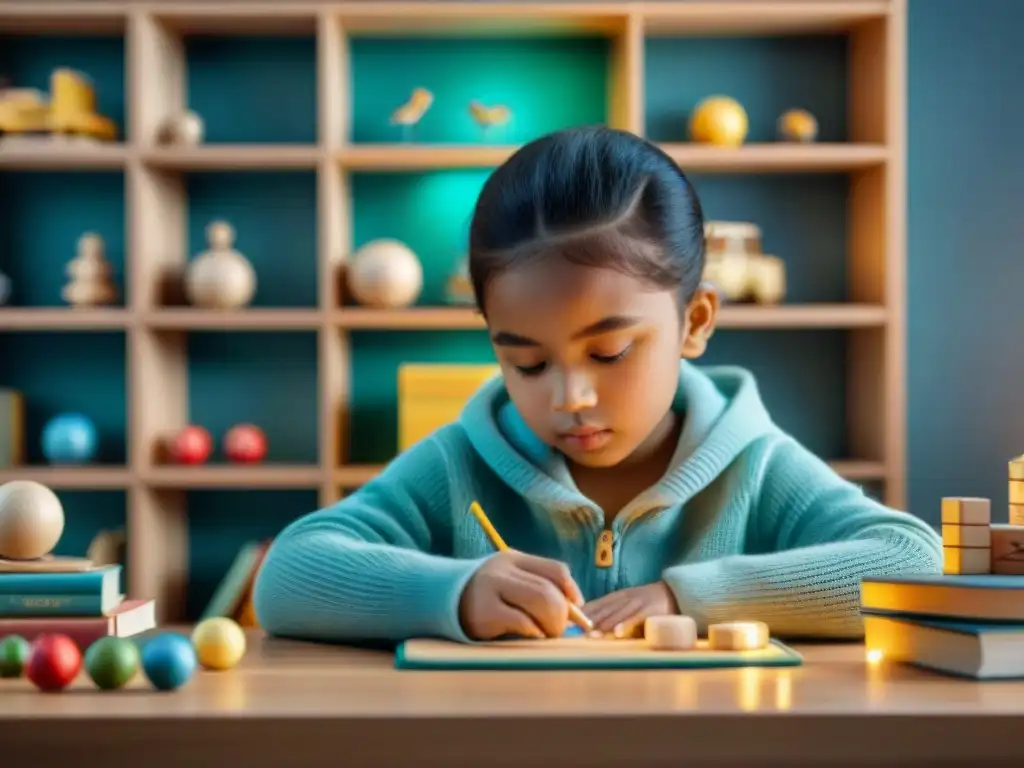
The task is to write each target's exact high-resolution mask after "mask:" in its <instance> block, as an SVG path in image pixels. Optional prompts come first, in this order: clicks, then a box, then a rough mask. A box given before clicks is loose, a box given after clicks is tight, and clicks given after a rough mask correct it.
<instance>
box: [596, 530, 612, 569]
mask: <svg viewBox="0 0 1024 768" xmlns="http://www.w3.org/2000/svg"><path fill="white" fill-rule="evenodd" d="M614 563H615V533H614V532H613V531H612V530H611V528H605V529H604V530H602V531H601V534H600V535H599V536H598V537H597V545H596V546H595V547H594V565H596V566H597V567H598V568H611V567H612V565H614Z"/></svg>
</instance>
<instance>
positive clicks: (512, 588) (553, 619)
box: [499, 571, 569, 637]
mask: <svg viewBox="0 0 1024 768" xmlns="http://www.w3.org/2000/svg"><path fill="white" fill-rule="evenodd" d="M499 594H500V596H501V599H502V600H504V601H505V602H506V603H508V604H509V605H512V606H514V607H515V608H518V609H519V610H521V611H523V612H524V613H525V614H526V615H527V616H529V618H530V620H531V621H533V623H534V624H536V625H537V626H538V627H540V629H541V631H542V632H543V633H544V634H545V635H546V636H548V637H558V636H559V635H561V634H562V632H564V631H565V625H566V623H567V621H568V614H569V609H568V606H567V605H566V603H565V595H563V594H562V593H561V592H560V591H559V590H558V588H557V587H556V586H555V585H554V584H552V583H551V582H550V581H548V580H547V579H544V578H541V577H540V576H537V575H535V574H532V573H530V572H529V571H517V572H513V573H512V574H510V575H509V576H508V577H507V578H506V579H505V580H504V581H503V582H502V584H501V588H500V592H499Z"/></svg>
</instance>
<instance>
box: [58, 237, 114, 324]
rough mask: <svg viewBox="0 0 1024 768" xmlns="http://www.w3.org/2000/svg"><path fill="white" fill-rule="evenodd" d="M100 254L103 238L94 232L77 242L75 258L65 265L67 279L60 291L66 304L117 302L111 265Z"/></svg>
mask: <svg viewBox="0 0 1024 768" xmlns="http://www.w3.org/2000/svg"><path fill="white" fill-rule="evenodd" d="M103 251H104V248H103V238H101V237H100V236H99V235H97V234H96V233H95V232H87V233H86V234H84V235H82V236H81V237H80V238H79V239H78V255H77V256H75V258H73V259H72V260H71V261H70V262H68V266H67V270H66V271H67V276H68V278H70V279H69V282H68V283H67V285H65V286H64V289H63V290H62V291H61V296H62V297H63V298H64V301H66V302H67V303H68V304H71V305H72V306H75V307H92V306H99V305H104V304H113V303H114V302H115V301H116V300H117V288H116V286H115V285H114V283H113V280H112V278H111V269H110V263H109V262H108V261H107V259H106V256H105V255H104V252H103Z"/></svg>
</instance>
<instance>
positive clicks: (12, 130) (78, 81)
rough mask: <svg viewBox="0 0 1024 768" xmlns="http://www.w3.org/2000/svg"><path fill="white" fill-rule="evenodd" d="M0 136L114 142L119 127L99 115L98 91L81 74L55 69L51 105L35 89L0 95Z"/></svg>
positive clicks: (52, 80) (51, 81)
mask: <svg viewBox="0 0 1024 768" xmlns="http://www.w3.org/2000/svg"><path fill="white" fill-rule="evenodd" d="M0 133H4V134H33V133H50V134H54V135H65V136H85V137H89V138H92V139H96V140H98V141H114V140H115V139H116V138H117V126H116V125H115V124H114V121H113V120H111V119H110V118H108V117H104V116H103V115H100V114H97V112H96V91H95V89H94V88H93V86H92V84H91V83H90V82H89V80H88V79H87V78H86V76H85V75H83V74H82V73H80V72H76V71H74V70H71V69H56V70H54V71H53V74H52V75H51V76H50V101H49V102H47V101H46V97H45V95H44V94H42V93H41V92H40V91H38V90H36V89H34V88H11V89H7V90H6V91H3V92H0Z"/></svg>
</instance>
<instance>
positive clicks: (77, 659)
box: [25, 634, 82, 691]
mask: <svg viewBox="0 0 1024 768" xmlns="http://www.w3.org/2000/svg"><path fill="white" fill-rule="evenodd" d="M81 669H82V652H81V651H80V650H79V648H78V646H77V645H76V644H75V641H74V640H72V639H71V638H70V637H68V636H67V635H58V634H45V635H40V636H39V637H37V638H36V639H35V641H34V642H33V643H32V649H31V650H30V651H29V656H28V663H27V664H26V665H25V676H26V677H27V678H28V679H29V680H31V681H32V683H33V685H35V686H36V688H38V689H39V690H41V691H60V690H63V689H64V688H66V687H67V686H68V685H70V684H71V681H72V680H74V679H75V677H76V676H77V675H78V673H79V671H80V670H81Z"/></svg>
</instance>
